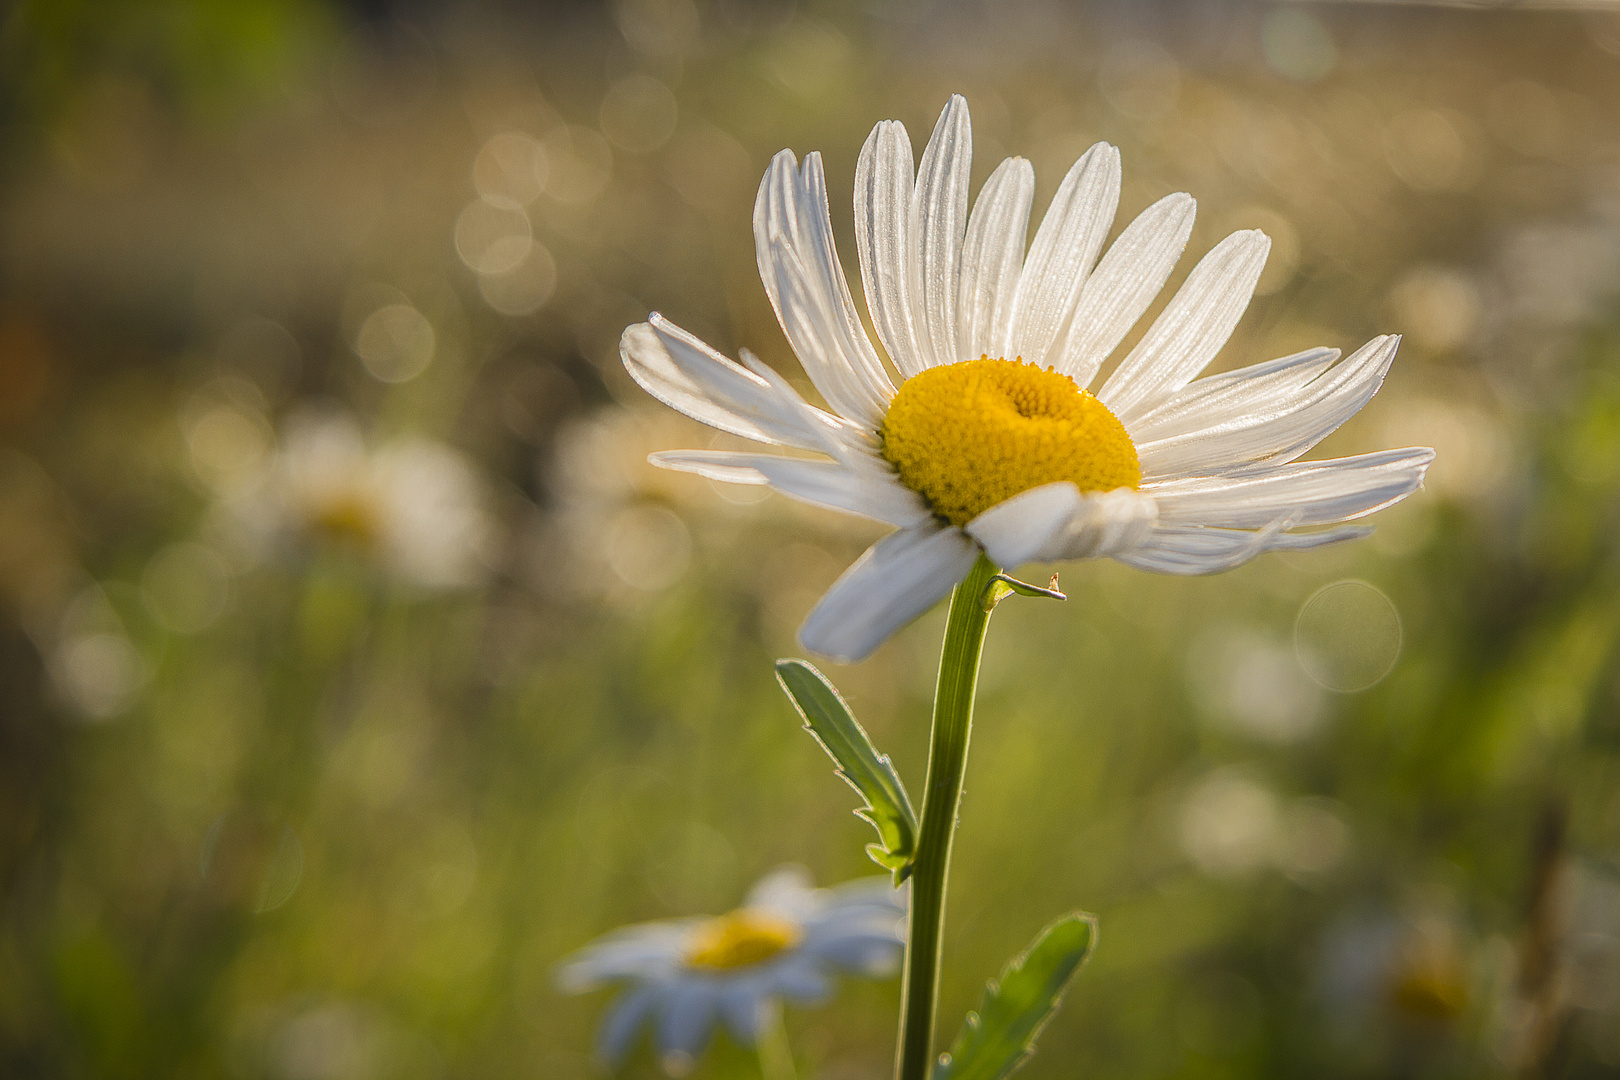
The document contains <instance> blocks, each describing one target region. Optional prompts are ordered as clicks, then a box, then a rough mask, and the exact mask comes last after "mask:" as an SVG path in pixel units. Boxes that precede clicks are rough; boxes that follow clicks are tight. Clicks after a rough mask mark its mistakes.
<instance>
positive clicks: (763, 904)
mask: <svg viewBox="0 0 1620 1080" xmlns="http://www.w3.org/2000/svg"><path fill="white" fill-rule="evenodd" d="M905 911H906V900H905V892H904V891H903V890H902V891H897V890H895V889H893V888H892V887H890V885H889V880H888V878H886V877H873V878H865V879H862V880H859V881H851V882H848V883H846V884H843V885H839V886H836V887H834V888H830V889H816V888H812V887H811V885H810V878H809V874H808V873H806V872H805V871H804V870H803V868H801V867H794V866H787V867H783V868H781V869H779V870H776V871H774V872H773V873H771V874H769V875H767V876H766V877H764V878H762V879H761V880H760V881H759V883H758V884H756V885H755V886H754V888H753V890H752V891H751V892H750V893H749V894H748V899H747V901H746V902H745V903H744V905H743V906H742V907H740V908H738V909H737V910H736V911H732V912H729V913H727V914H725V915H721V916H718V917H716V918H697V919H673V920H667V921H663V922H651V923H642V924H640V925H637V926H628V927H624V928H622V929H620V930H616V931H614V932H612V933H610V934H608V935H606V936H604V937H602V938H599V939H598V940H596V941H595V942H593V943H591V944H590V945H587V946H585V947H584V948H583V949H581V950H580V951H579V952H577V953H575V954H574V955H573V956H571V957H569V958H568V959H567V960H565V961H564V962H563V964H562V965H561V967H560V968H559V969H558V982H559V984H560V985H561V987H562V988H563V989H564V990H566V991H568V992H570V993H581V992H584V991H587V990H595V989H598V988H600V987H603V986H607V985H611V984H616V983H622V984H624V985H625V986H626V988H627V989H626V991H625V993H624V994H623V995H621V996H620V997H619V999H618V1000H617V1001H616V1002H614V1004H613V1007H612V1009H610V1010H609V1012H608V1015H607V1018H606V1019H605V1020H604V1021H603V1022H602V1028H601V1031H600V1033H599V1034H598V1038H597V1048H598V1052H599V1053H600V1054H601V1056H602V1058H603V1060H604V1061H605V1062H607V1063H608V1064H609V1065H617V1064H618V1063H619V1062H621V1061H622V1060H623V1059H624V1057H625V1054H626V1053H627V1051H629V1049H630V1047H631V1046H632V1045H633V1044H634V1042H635V1038H636V1035H637V1033H638V1032H639V1031H640V1030H641V1028H642V1026H643V1025H644V1024H647V1023H649V1022H652V1023H655V1024H656V1025H657V1035H656V1038H657V1047H658V1054H659V1058H660V1060H661V1061H662V1063H663V1065H664V1068H665V1070H666V1071H668V1072H670V1073H671V1074H680V1073H683V1072H685V1071H686V1070H687V1069H689V1068H690V1067H691V1065H692V1063H693V1060H694V1059H695V1058H696V1057H697V1055H698V1054H699V1053H701V1052H702V1051H703V1048H704V1047H705V1046H707V1045H708V1041H709V1037H710V1035H711V1033H712V1032H713V1029H714V1026H715V1024H716V1022H724V1023H725V1025H726V1027H727V1028H728V1029H729V1030H730V1032H731V1034H732V1035H733V1036H734V1037H735V1038H736V1039H737V1041H738V1042H740V1043H742V1044H743V1045H745V1046H752V1045H753V1044H754V1042H755V1040H756V1039H757V1037H758V1035H759V1031H760V1025H761V1023H762V1021H763V1019H764V1017H765V1016H766V1015H767V1010H769V1009H772V1008H775V1007H776V1005H777V1003H778V1002H780V1001H781V1000H784V999H786V1000H789V1001H794V1002H800V1003H805V1004H813V1003H815V1002H819V1001H823V1000H825V999H826V998H827V997H828V996H829V995H830V994H831V993H832V988H833V982H832V980H833V976H834V975H835V974H836V973H838V972H840V971H844V972H852V973H855V974H860V975H867V976H883V975H889V974H892V973H893V972H894V971H895V970H897V968H898V966H899V960H900V952H901V949H902V947H903V945H904V942H905V929H904V916H905Z"/></svg>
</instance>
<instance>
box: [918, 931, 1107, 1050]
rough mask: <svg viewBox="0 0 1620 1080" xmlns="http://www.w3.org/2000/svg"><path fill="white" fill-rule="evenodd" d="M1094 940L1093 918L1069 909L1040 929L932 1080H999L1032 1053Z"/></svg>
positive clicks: (970, 1017)
mask: <svg viewBox="0 0 1620 1080" xmlns="http://www.w3.org/2000/svg"><path fill="white" fill-rule="evenodd" d="M1096 943H1097V919H1096V917H1095V916H1092V915H1087V914H1084V913H1083V912H1078V911H1077V912H1075V913H1074V914H1072V915H1065V916H1064V917H1063V918H1061V919H1059V920H1058V921H1057V922H1055V923H1053V924H1052V925H1051V926H1048V927H1047V928H1046V929H1045V930H1042V931H1041V934H1040V936H1039V937H1037V938H1036V939H1035V941H1034V943H1033V944H1032V945H1030V947H1029V948H1027V949H1025V950H1024V951H1023V952H1021V953H1019V954H1018V955H1017V956H1015V957H1013V958H1012V960H1011V961H1010V962H1009V963H1008V964H1007V966H1006V967H1005V968H1004V969H1002V972H1001V978H1000V979H999V980H997V979H992V980H990V982H989V984H988V985H987V986H986V987H985V990H984V1001H983V1002H981V1003H980V1004H979V1011H978V1012H976V1013H971V1012H970V1013H968V1014H967V1020H966V1021H965V1022H963V1024H962V1030H961V1032H960V1033H959V1034H958V1035H957V1036H956V1041H955V1042H954V1043H952V1044H951V1052H950V1053H948V1054H945V1055H943V1056H942V1057H941V1058H940V1060H939V1065H938V1066H936V1067H935V1069H934V1076H933V1080H1002V1078H1003V1077H1006V1076H1010V1075H1011V1074H1012V1072H1013V1070H1015V1069H1017V1068H1018V1066H1020V1065H1022V1064H1023V1063H1024V1062H1025V1061H1026V1060H1027V1059H1028V1058H1029V1056H1030V1055H1031V1054H1033V1053H1034V1052H1035V1037H1036V1036H1037V1035H1039V1034H1040V1033H1041V1028H1043V1027H1045V1026H1046V1022H1047V1021H1048V1020H1050V1019H1052V1016H1053V1015H1054V1014H1055V1013H1056V1012H1057V1008H1058V1005H1059V1004H1060V1003H1062V1001H1063V995H1064V993H1065V992H1066V991H1067V990H1068V989H1069V984H1070V983H1071V982H1073V981H1074V977H1075V975H1076V974H1078V973H1079V971H1080V967H1081V965H1082V964H1084V963H1085V962H1086V958H1087V957H1088V956H1090V955H1091V950H1092V948H1093V946H1095V945H1096Z"/></svg>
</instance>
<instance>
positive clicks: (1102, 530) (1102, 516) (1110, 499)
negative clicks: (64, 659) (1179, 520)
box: [1031, 488, 1159, 562]
mask: <svg viewBox="0 0 1620 1080" xmlns="http://www.w3.org/2000/svg"><path fill="white" fill-rule="evenodd" d="M1158 513H1159V511H1158V505H1157V504H1156V503H1155V502H1154V500H1153V499H1151V498H1149V497H1148V496H1146V495H1143V494H1142V493H1141V492H1139V491H1132V490H1131V489H1130V488H1119V489H1118V490H1116V491H1093V492H1088V493H1086V495H1085V496H1084V497H1083V498H1082V499H1081V500H1080V505H1079V507H1078V508H1076V510H1075V513H1074V516H1073V517H1072V518H1070V519H1069V524H1068V526H1067V527H1066V528H1064V529H1063V531H1061V532H1059V533H1058V534H1057V535H1056V536H1054V537H1052V539H1051V540H1049V541H1048V542H1047V544H1046V546H1045V547H1044V548H1042V549H1041V550H1040V551H1039V552H1037V553H1036V554H1035V555H1033V556H1031V558H1032V559H1035V560H1038V561H1041V562H1052V561H1055V560H1059V559H1095V558H1102V557H1105V556H1110V555H1118V554H1119V553H1120V552H1122V551H1129V550H1131V549H1132V548H1134V547H1135V546H1136V545H1137V544H1138V543H1140V542H1141V540H1142V538H1143V537H1144V536H1146V535H1148V533H1149V532H1150V531H1151V530H1152V529H1153V525H1154V522H1155V521H1157V520H1158Z"/></svg>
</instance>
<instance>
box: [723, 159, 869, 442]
mask: <svg viewBox="0 0 1620 1080" xmlns="http://www.w3.org/2000/svg"><path fill="white" fill-rule="evenodd" d="M754 248H755V255H756V257H757V258H758V261H759V272H760V278H761V279H762V280H763V281H764V282H765V287H766V292H767V293H768V294H769V295H770V298H771V304H772V306H773V307H774V308H775V309H776V317H777V320H778V321H779V322H780V323H781V324H782V330H783V331H784V332H785V333H786V334H787V336H788V340H789V342H791V343H792V345H793V348H794V351H795V352H796V353H798V354H799V357H800V360H801V361H802V362H803V363H804V365H805V372H806V374H808V375H809V376H810V381H811V382H813V383H815V385H816V389H817V390H819V391H821V395H822V396H823V397H824V398H826V399H827V403H828V404H829V405H831V406H832V407H833V408H834V409H835V410H837V411H838V412H839V413H840V414H842V415H843V416H845V417H848V418H849V419H851V420H859V421H861V422H862V423H864V424H866V425H867V426H869V427H872V426H875V425H876V423H877V422H878V421H880V420H881V419H882V416H883V410H884V408H885V407H886V406H887V405H888V402H889V399H890V398H891V397H893V396H894V386H893V384H892V383H890V381H889V377H888V374H887V373H886V372H885V371H884V370H883V364H882V362H881V361H880V360H879V359H878V356H877V352H876V351H875V350H874V349H873V348H872V343H871V341H870V340H869V339H868V338H867V336H866V332H865V330H864V329H862V327H861V323H860V316H859V314H858V313H857V312H856V310H855V302H854V300H853V298H852V297H851V296H850V293H849V284H848V282H847V281H846V280H845V279H844V272H843V269H842V267H841V265H840V264H839V262H838V253H837V250H836V248H835V246H834V244H833V236H832V221H831V217H830V216H829V213H828V210H827V195H826V181H825V177H824V176H823V175H822V170H821V156H820V155H819V154H809V155H807V156H806V157H805V161H804V169H803V171H802V172H800V171H799V170H797V169H796V168H795V167H794V158H793V154H792V152H791V151H787V150H784V151H782V152H781V153H779V154H777V155H776V157H775V158H774V159H772V161H771V165H770V168H769V169H768V170H767V171H766V173H765V179H764V180H763V181H762V182H761V183H760V187H759V197H758V198H757V199H756V200H755V202H754Z"/></svg>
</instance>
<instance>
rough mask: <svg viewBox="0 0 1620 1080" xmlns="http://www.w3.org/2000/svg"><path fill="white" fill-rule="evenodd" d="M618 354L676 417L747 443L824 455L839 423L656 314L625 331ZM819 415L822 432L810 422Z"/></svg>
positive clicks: (632, 373) (638, 380)
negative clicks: (830, 429) (681, 415)
mask: <svg viewBox="0 0 1620 1080" xmlns="http://www.w3.org/2000/svg"><path fill="white" fill-rule="evenodd" d="M619 350H620V353H621V355H622V356H623V358H624V366H625V368H626V370H628V371H629V372H630V375H631V377H632V378H634V379H635V380H636V382H637V383H639V384H640V385H641V388H642V389H643V390H646V391H647V392H648V393H649V394H651V395H652V396H653V397H655V398H657V399H658V400H659V401H662V402H663V403H664V404H665V405H668V406H669V407H670V408H672V409H674V410H676V411H677V412H682V413H685V414H686V415H687V416H690V417H691V418H692V419H694V420H697V421H698V422H700V423H704V424H707V425H709V426H710V427H712V428H718V429H720V430H721V431H727V432H730V433H731V434H733V435H740V436H742V437H743V438H745V439H752V440H754V441H755V442H762V443H773V444H776V445H780V446H792V447H796V448H798V449H800V450H820V449H822V448H823V447H824V446H825V444H826V439H827V436H826V434H825V432H826V429H827V428H828V427H831V426H836V425H837V424H838V423H839V421H838V420H836V419H835V418H833V417H830V416H828V415H827V414H825V413H822V412H821V410H819V409H815V408H814V407H813V406H811V405H810V404H809V403H807V402H806V401H804V399H803V398H799V397H798V395H796V394H795V395H793V398H792V399H785V398H783V397H782V395H781V392H780V389H779V388H776V387H773V386H771V385H770V384H769V383H768V382H766V381H765V380H764V379H762V378H760V377H759V376H758V375H756V374H754V373H753V372H751V371H748V370H747V369H745V368H743V367H741V366H739V365H738V364H736V363H734V362H732V361H730V360H728V359H726V358H725V357H724V356H721V355H720V354H719V353H717V352H715V351H714V350H713V349H711V348H710V347H709V346H707V345H705V344H704V343H703V342H702V341H700V340H698V339H697V338H696V337H693V336H692V335H691V334H689V333H687V332H686V331H685V330H682V329H681V328H680V327H678V326H676V325H675V324H674V323H672V322H670V321H669V320H668V319H665V318H663V317H662V316H660V315H659V314H658V313H657V312H654V313H653V314H652V315H651V316H650V317H649V319H648V321H647V322H644V323H637V324H636V325H634V326H631V327H629V328H627V329H626V330H625V332H624V336H623V338H622V339H621V341H620V344H619ZM783 385H785V384H783ZM807 410H808V411H807ZM816 414H819V415H820V418H821V419H820V420H818V421H817V423H816V426H820V427H821V428H822V430H820V431H818V430H816V426H812V424H811V423H810V422H807V418H809V417H813V416H816Z"/></svg>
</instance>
